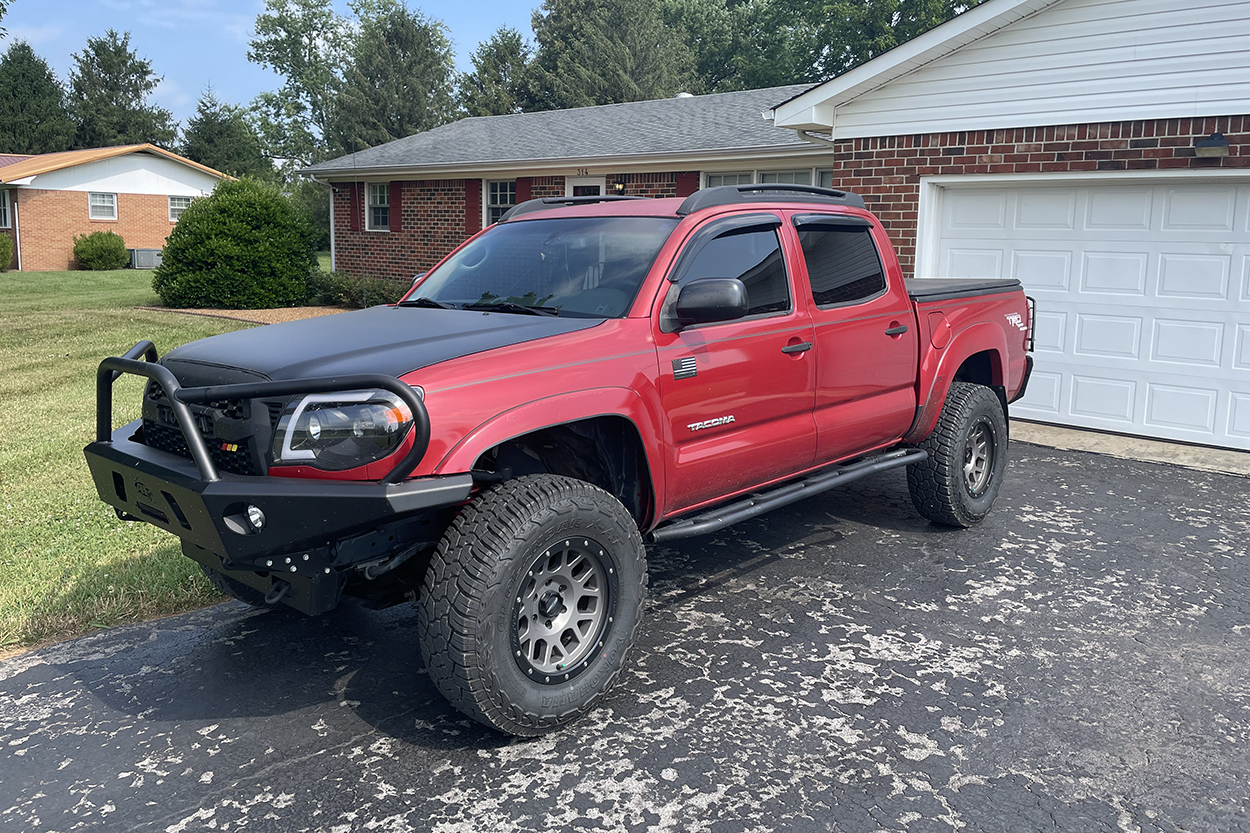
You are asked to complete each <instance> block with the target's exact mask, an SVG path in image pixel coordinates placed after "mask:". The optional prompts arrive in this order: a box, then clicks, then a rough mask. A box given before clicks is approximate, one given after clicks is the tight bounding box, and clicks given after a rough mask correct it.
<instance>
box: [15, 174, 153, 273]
mask: <svg viewBox="0 0 1250 833" xmlns="http://www.w3.org/2000/svg"><path fill="white" fill-rule="evenodd" d="M10 197H11V198H12V197H16V202H17V203H18V225H19V227H20V229H21V237H22V269H23V270H24V271H27V272H39V271H47V270H64V269H73V268H75V267H76V265H77V264H75V263H74V261H73V258H74V236H75V235H78V234H90V233H91V232H93V231H113V232H116V233H117V234H120V235H121V236H122V239H123V240H125V241H126V247H127V248H130V249H160V248H162V247H164V245H165V238H166V237H168V236H169V232H170V231H172V230H173V227H174V224H173V223H171V222H170V221H169V198H168V197H166V196H164V195H160V194H118V195H117V219H116V220H92V219H90V218H89V217H88V216H87V194H86V192H83V191H45V190H40V189H28V188H22V189H19V190H16V191H13V192H10Z"/></svg>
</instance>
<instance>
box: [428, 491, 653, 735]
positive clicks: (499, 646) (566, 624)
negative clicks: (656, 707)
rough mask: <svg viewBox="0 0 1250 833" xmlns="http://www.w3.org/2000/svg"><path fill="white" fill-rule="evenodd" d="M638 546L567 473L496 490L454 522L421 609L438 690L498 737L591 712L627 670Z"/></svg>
mask: <svg viewBox="0 0 1250 833" xmlns="http://www.w3.org/2000/svg"><path fill="white" fill-rule="evenodd" d="M646 578H647V576H646V557H645V552H644V549H643V545H642V538H641V536H640V535H639V533H638V527H637V525H636V524H635V523H634V520H633V518H632V517H630V515H629V513H628V512H627V511H626V510H625V507H624V506H622V505H621V503H620V501H618V500H616V499H615V498H613V497H612V496H611V495H609V494H608V493H607V492H605V491H603V490H602V489H599V488H597V487H595V486H592V485H591V484H589V483H585V482H583V481H580V480H574V479H572V478H567V477H556V476H553V475H535V476H532V477H521V478H517V479H515V480H509V481H506V482H504V483H501V484H499V485H498V486H495V487H494V488H492V489H491V490H489V491H488V492H486V493H484V494H482V495H481V496H479V497H478V498H477V499H475V500H474V501H473V502H472V503H470V504H469V505H468V506H466V507H465V508H464V509H463V510H462V511H461V513H460V514H459V515H458V516H457V517H456V519H455V521H453V522H452V524H451V526H450V527H449V528H448V529H447V532H446V533H445V534H444V536H443V540H442V541H441V542H440V544H439V546H438V550H437V551H436V552H435V554H434V558H433V560H432V561H431V563H430V566H429V568H428V569H427V570H426V574H425V581H424V583H423V586H422V592H421V599H420V601H419V603H418V607H417V609H418V615H417V628H418V634H419V637H420V642H421V655H422V658H423V659H424V660H425V664H426V667H427V668H428V669H429V674H430V678H431V679H432V680H433V682H434V685H435V686H436V687H437V688H438V690H439V691H441V692H442V693H443V695H444V696H445V697H447V699H448V700H449V701H451V704H452V705H453V706H455V707H456V708H457V709H459V710H460V711H462V712H464V713H465V714H467V715H469V716H470V717H472V718H474V719H475V720H477V721H479V722H481V723H484V724H486V725H487V726H490V727H492V728H494V729H497V730H499V731H501V732H505V733H507V734H512V735H522V736H536V735H541V734H544V733H546V732H549V731H552V730H553V729H557V728H560V727H561V726H564V725H565V724H567V723H570V722H571V721H573V720H576V719H577V718H578V717H580V716H581V715H582V714H584V713H585V712H587V711H589V710H590V708H591V707H592V706H593V704H594V703H595V701H596V700H598V699H599V697H600V696H602V695H603V693H604V692H606V691H607V690H608V688H610V687H611V685H612V684H613V683H614V682H615V681H616V678H617V676H618V675H619V674H620V672H621V669H622V668H623V667H624V664H625V656H626V654H627V652H628V651H629V649H630V647H631V646H632V645H633V643H634V638H635V636H636V634H637V631H638V626H639V623H640V622H641V619H642V605H643V601H644V599H645V596H646Z"/></svg>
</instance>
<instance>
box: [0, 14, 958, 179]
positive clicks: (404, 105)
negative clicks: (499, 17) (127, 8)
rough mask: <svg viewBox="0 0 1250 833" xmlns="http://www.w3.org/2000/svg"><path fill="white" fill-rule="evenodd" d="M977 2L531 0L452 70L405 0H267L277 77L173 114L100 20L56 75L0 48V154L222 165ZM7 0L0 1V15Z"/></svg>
mask: <svg viewBox="0 0 1250 833" xmlns="http://www.w3.org/2000/svg"><path fill="white" fill-rule="evenodd" d="M977 2H980V0H544V2H543V3H542V5H541V6H540V7H538V8H537V9H535V10H534V12H533V17H532V27H533V32H534V37H533V40H532V41H531V40H529V39H527V38H526V37H525V36H524V35H522V34H521V33H520V32H518V31H517V30H515V29H512V28H509V27H501V28H500V29H498V30H497V31H495V32H494V33H493V34H492V35H491V36H490V37H489V38H488V39H487V40H485V41H483V42H482V43H480V44H478V47H477V49H476V50H475V51H474V52H473V53H472V55H471V58H470V61H471V63H472V70H471V71H469V72H467V73H458V72H456V70H455V64H454V52H453V49H452V41H451V37H450V33H449V32H448V29H447V26H446V25H445V24H444V23H443V22H442V21H439V20H435V19H433V18H431V17H428V16H427V15H425V14H424V13H422V12H421V11H420V10H418V9H413V8H410V7H408V6H407V5H406V4H405V2H404V1H403V0H352V2H351V3H350V7H351V11H352V14H351V15H350V16H341V15H339V14H337V13H336V12H335V11H334V9H333V7H332V5H331V2H330V0H267V2H266V5H265V9H264V11H262V12H261V14H260V15H259V16H258V17H257V19H256V26H255V34H254V37H253V38H252V40H251V42H250V44H249V49H248V59H249V60H250V61H253V62H255V63H257V64H260V65H261V66H265V67H267V68H269V69H271V70H273V71H274V72H276V73H277V74H278V75H279V76H280V77H281V78H282V79H283V83H282V86H281V87H280V88H279V89H277V90H273V91H268V92H263V93H261V94H260V95H259V96H257V97H256V99H255V100H253V101H252V102H251V103H250V104H249V105H247V106H236V105H232V104H228V103H226V102H223V101H221V100H220V99H219V98H218V97H217V95H216V94H215V93H214V92H213V91H212V89H208V90H205V91H204V92H203V94H202V95H201V97H200V100H199V103H198V106H197V108H196V112H195V115H194V116H192V117H191V118H189V119H188V120H187V123H186V124H185V125H179V124H178V123H177V122H176V121H175V120H174V118H173V116H172V114H171V113H170V112H169V110H166V109H165V108H162V107H159V106H157V105H155V104H153V103H151V102H150V100H149V99H150V96H151V94H152V92H153V90H154V89H155V88H156V86H157V84H158V83H159V82H160V80H161V76H160V75H158V74H157V73H156V72H155V71H154V70H153V68H152V65H151V63H150V62H149V61H147V60H145V59H143V58H141V57H139V55H137V54H136V52H135V50H134V49H132V48H131V45H130V33H129V32H123V33H119V32H117V31H115V30H111V29H110V30H109V31H108V32H106V33H105V34H104V35H103V36H101V37H91V38H88V39H87V42H86V45H85V46H84V47H83V49H82V51H80V52H77V53H74V55H73V66H72V67H71V69H70V72H69V78H68V82H67V83H65V84H62V82H61V81H60V80H59V79H58V78H57V77H56V75H55V74H54V73H53V71H52V70H51V68H50V67H49V66H48V64H47V62H46V61H45V60H44V59H43V58H41V57H40V56H39V55H37V54H36V53H35V52H34V50H33V49H32V48H31V47H30V45H29V44H26V43H24V42H21V41H17V42H15V43H13V44H12V45H11V46H10V47H9V48H8V50H7V51H6V52H5V53H4V55H3V57H2V58H0V152H8V153H51V152H55V151H61V150H70V149H75V148H87V147H103V146H108V145H117V144H135V143H140V142H151V143H153V144H156V145H160V146H162V147H166V148H170V149H173V150H177V151H179V152H181V153H183V155H185V156H187V157H189V158H191V159H193V160H195V161H197V162H200V163H202V164H205V165H208V166H210V167H213V168H217V169H219V170H223V171H226V172H228V173H232V174H248V175H255V176H271V175H273V174H274V171H275V164H276V165H277V168H278V170H280V171H291V170H293V169H294V168H297V167H299V166H302V165H306V164H311V163H313V162H317V161H321V160H323V159H327V158H331V157H334V156H339V155H343V154H346V153H350V152H352V151H356V150H362V149H364V148H368V147H374V146H376V145H379V144H383V143H385V142H389V141H392V140H394V139H399V138H403V137H404V136H409V135H412V134H414V133H419V132H422V131H425V130H429V129H431V128H433V127H437V126H439V125H441V124H445V123H447V122H450V121H453V120H455V119H457V118H460V117H463V116H492V115H502V114H507V113H519V112H532V111H536V110H551V109H559V108H568V107H584V106H590V105H596V104H614V103H620V102H626V101H642V100H647V99H655V98H667V97H670V96H672V95H675V94H676V93H679V92H690V93H694V94H704V93H715V92H727V91H732V90H742V89H755V88H760V87H768V86H776V85H781V84H792V83H802V82H815V81H819V80H822V79H825V78H830V77H833V76H835V75H838V74H839V73H841V72H844V71H846V70H847V69H850V68H852V67H854V66H856V65H858V64H860V63H862V62H864V61H866V60H869V59H870V58H873V57H875V56H876V55H879V54H881V53H882V52H884V51H886V50H888V49H891V48H893V47H894V46H896V45H898V44H899V43H902V42H904V41H906V40H908V39H910V38H912V37H914V36H916V35H917V34H920V33H921V32H924V31H925V30H927V29H929V28H931V27H932V26H935V25H937V24H938V23H941V22H942V21H944V20H947V19H949V18H950V17H953V16H954V15H955V14H958V13H959V12H962V11H964V10H965V9H966V8H967V7H969V6H971V5H975V3H977ZM4 7H5V0H0V16H2V14H3V9H4Z"/></svg>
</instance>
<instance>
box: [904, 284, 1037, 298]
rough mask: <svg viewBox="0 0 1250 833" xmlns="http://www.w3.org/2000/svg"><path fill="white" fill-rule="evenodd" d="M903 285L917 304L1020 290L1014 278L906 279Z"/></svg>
mask: <svg viewBox="0 0 1250 833" xmlns="http://www.w3.org/2000/svg"><path fill="white" fill-rule="evenodd" d="M905 283H906V285H907V294H908V295H910V296H911V298H912V300H913V301H915V302H917V303H928V302H931V301H949V300H952V299H955V298H969V297H971V296H973V295H997V294H999V293H1003V292H1016V291H1018V290H1019V289H1020V281H1019V280H1018V279H1016V278H908V279H907V280H906V281H905Z"/></svg>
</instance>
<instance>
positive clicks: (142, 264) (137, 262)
mask: <svg viewBox="0 0 1250 833" xmlns="http://www.w3.org/2000/svg"><path fill="white" fill-rule="evenodd" d="M128 251H129V252H130V268H131V269H155V268H156V267H158V266H160V265H161V250H160V249H129V250H128Z"/></svg>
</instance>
